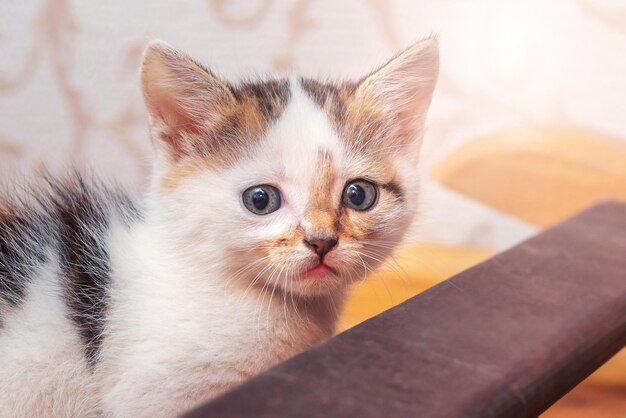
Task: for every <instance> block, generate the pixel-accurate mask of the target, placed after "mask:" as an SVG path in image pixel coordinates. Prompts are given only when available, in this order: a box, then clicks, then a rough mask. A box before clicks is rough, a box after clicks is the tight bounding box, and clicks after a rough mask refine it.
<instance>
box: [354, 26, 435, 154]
mask: <svg viewBox="0 0 626 418" xmlns="http://www.w3.org/2000/svg"><path fill="white" fill-rule="evenodd" d="M438 74H439V47H438V45H437V40H436V39H434V38H430V39H425V40H423V41H419V42H417V43H415V44H413V45H412V46H411V47H409V48H407V49H406V50H404V51H403V52H401V53H400V54H399V55H397V56H396V57H394V58H393V59H391V60H390V61H389V62H387V64H385V65H383V66H382V67H381V68H379V69H378V70H376V71H374V72H373V73H372V74H370V75H368V76H366V77H365V78H364V79H363V80H361V81H360V83H359V85H358V87H357V90H356V92H355V95H356V97H357V99H358V101H359V102H361V103H363V102H365V103H368V104H369V105H371V106H374V107H375V108H376V109H378V110H380V111H382V112H383V114H384V115H385V116H386V117H388V118H390V120H392V121H393V123H394V125H395V127H396V128H397V129H398V130H397V131H395V133H394V137H395V138H394V140H395V141H400V145H406V144H408V143H412V142H414V141H415V140H418V139H421V135H422V130H423V125H424V120H425V118H426V112H427V111H428V108H429V106H430V102H431V99H432V95H433V90H434V88H435V84H436V83H437V76H438Z"/></svg>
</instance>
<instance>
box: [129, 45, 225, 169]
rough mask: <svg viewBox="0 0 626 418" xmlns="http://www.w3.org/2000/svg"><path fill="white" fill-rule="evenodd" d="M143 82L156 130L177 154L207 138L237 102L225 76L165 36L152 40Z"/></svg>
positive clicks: (154, 133) (172, 153)
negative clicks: (203, 65)
mask: <svg viewBox="0 0 626 418" xmlns="http://www.w3.org/2000/svg"><path fill="white" fill-rule="evenodd" d="M141 86H142V88H143V95H144V99H145V102H146V106H147V108H148V112H149V113H150V122H151V131H152V136H153V138H154V139H155V140H156V142H157V147H158V148H163V147H162V145H165V149H167V151H168V154H169V156H170V157H173V158H174V159H177V158H180V157H183V156H184V155H186V154H189V153H190V152H191V151H192V150H193V149H194V146H196V145H197V143H199V142H201V140H204V141H206V140H207V139H209V138H210V136H211V132H212V130H213V129H215V126H216V125H217V124H218V123H219V122H220V121H221V119H223V118H224V117H225V116H226V115H227V114H228V112H230V111H232V109H233V103H234V102H235V98H234V96H233V93H232V91H231V90H230V88H229V86H228V85H227V84H226V83H225V82H224V81H222V80H220V79H219V78H218V77H217V76H216V75H214V74H212V73H211V72H209V71H208V70H207V69H205V68H203V67H202V66H200V65H199V64H198V63H196V62H195V61H194V60H192V59H191V58H190V57H188V56H187V55H185V54H183V53H182V52H180V51H177V50H176V49H174V48H172V47H171V46H169V45H168V44H166V43H165V42H161V41H152V42H151V43H150V44H149V45H148V46H147V48H146V51H145V52H144V56H143V63H142V67H141Z"/></svg>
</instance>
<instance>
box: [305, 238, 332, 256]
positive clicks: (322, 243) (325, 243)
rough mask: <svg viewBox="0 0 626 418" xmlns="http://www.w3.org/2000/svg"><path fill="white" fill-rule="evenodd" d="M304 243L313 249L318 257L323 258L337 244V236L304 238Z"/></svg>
mask: <svg viewBox="0 0 626 418" xmlns="http://www.w3.org/2000/svg"><path fill="white" fill-rule="evenodd" d="M304 245H306V246H307V247H309V248H310V249H311V250H313V251H315V253H316V254H317V255H318V256H319V257H320V258H324V256H325V255H326V254H328V252H329V251H330V250H332V249H333V247H334V246H335V245H337V238H306V239H305V240H304Z"/></svg>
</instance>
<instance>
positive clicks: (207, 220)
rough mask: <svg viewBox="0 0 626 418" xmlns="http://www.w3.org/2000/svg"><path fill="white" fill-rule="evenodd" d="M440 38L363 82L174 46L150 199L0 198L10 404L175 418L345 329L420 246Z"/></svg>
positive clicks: (154, 131)
mask: <svg viewBox="0 0 626 418" xmlns="http://www.w3.org/2000/svg"><path fill="white" fill-rule="evenodd" d="M437 72H438V49H437V45H436V42H435V40H433V39H427V40H424V41H421V42H418V43H417V44H415V45H413V46H412V47H410V48H409V49H407V50H406V51H404V52H402V53H401V54H400V55H398V56H396V57H395V58H394V59H392V60H391V61H389V62H388V63H387V64H385V65H384V66H382V67H381V68H380V69H378V70H376V71H374V72H372V73H371V74H369V75H368V76H366V77H364V78H363V79H361V80H360V81H358V82H342V83H338V84H332V83H329V82H324V81H317V80H313V79H307V78H289V79H271V80H263V81H257V82H243V83H240V84H237V85H233V84H229V83H227V82H225V81H223V80H222V79H220V78H218V77H217V76H216V75H215V74H213V73H211V72H210V71H208V70H207V69H205V68H203V67H202V66H201V65H199V64H197V63H196V62H195V61H193V60H192V59H191V58H189V57H187V56H186V55H184V54H182V53H181V52H178V51H176V50H174V49H172V48H171V47H169V46H168V45H166V44H164V43H161V42H154V43H151V44H150V45H149V46H148V48H147V49H146V52H145V54H144V58H143V67H142V71H141V79H142V86H143V93H144V97H145V102H146V105H147V108H148V110H149V113H150V135H151V138H152V142H153V144H154V148H155V149H156V152H155V155H156V158H155V162H154V168H153V173H152V178H151V184H150V189H149V192H148V193H147V195H146V197H145V199H143V201H142V202H137V201H134V200H132V199H131V198H130V197H128V196H127V194H126V193H124V192H123V191H122V190H121V189H119V188H115V187H107V186H105V185H103V184H102V182H99V181H96V180H88V179H86V178H85V177H82V176H80V175H78V174H74V175H70V176H68V177H67V178H66V179H64V180H55V179H50V178H47V179H45V180H43V181H42V182H41V183H42V185H39V186H37V187H36V188H34V189H33V190H32V192H31V193H30V194H29V195H28V196H22V197H12V198H11V199H4V201H1V202H0V405H2V411H3V414H6V415H10V416H14V417H51V416H54V417H70V416H71V417H78V416H80V417H91V416H107V417H170V416H175V415H176V414H180V413H182V412H184V411H186V410H187V409H189V408H192V407H194V406H197V405H198V404H199V403H201V402H203V401H206V400H207V399H210V398H212V397H214V396H216V395H218V394H220V393H222V392H223V391H225V390H226V389H228V388H230V387H232V386H233V385H236V384H238V383H240V382H242V381H244V380H246V379H248V378H250V377H251V376H254V375H255V374H257V373H259V372H260V371H262V370H264V369H267V368H268V367H270V366H272V365H274V364H276V363H278V362H280V361H283V360H285V359H287V358H288V357H290V356H293V355H294V354H296V353H298V352H300V351H302V350H305V349H306V348H307V347H310V346H311V345H312V344H315V343H317V342H319V341H322V340H324V339H326V338H328V337H330V336H331V335H333V332H334V329H335V322H336V320H337V316H338V314H339V312H340V310H341V308H342V305H343V302H344V299H345V297H346V294H347V291H348V288H349V286H350V284H352V283H354V282H356V281H358V280H361V279H362V278H363V277H364V276H365V275H366V274H367V272H369V271H371V270H372V269H374V268H376V266H378V264H379V263H380V262H381V261H383V260H384V259H385V258H386V257H387V256H388V255H389V253H390V252H391V251H392V250H393V248H394V247H395V246H396V245H397V244H398V243H399V242H400V240H401V239H402V237H403V235H404V233H405V231H406V229H407V227H408V225H409V224H410V222H411V221H412V218H413V215H414V213H415V212H416V205H417V200H418V196H417V190H418V188H417V180H418V176H417V168H416V167H417V159H418V153H419V146H420V142H421V138H422V131H423V125H424V119H425V116H426V112H427V109H428V107H429V104H430V101H431V96H432V93H433V88H434V85H435V81H436V78H437Z"/></svg>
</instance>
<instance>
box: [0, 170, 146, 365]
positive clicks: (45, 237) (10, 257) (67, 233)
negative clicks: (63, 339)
mask: <svg viewBox="0 0 626 418" xmlns="http://www.w3.org/2000/svg"><path fill="white" fill-rule="evenodd" d="M44 182H45V186H46V187H44V188H41V187H39V188H37V189H34V190H33V192H32V193H31V194H32V198H33V201H34V202H31V203H30V204H24V203H22V204H20V205H15V204H14V205H13V207H18V209H15V210H14V211H13V213H12V214H11V213H9V214H5V215H6V219H7V220H4V221H3V220H0V225H3V226H0V228H4V229H0V243H2V244H0V245H1V246H0V266H2V268H3V269H4V270H0V285H1V286H2V287H1V289H3V291H2V296H3V297H4V298H5V299H6V300H7V301H8V302H9V303H10V304H11V305H13V306H17V305H19V303H20V301H21V300H23V298H24V297H25V289H26V287H27V285H28V283H29V281H30V280H32V278H31V276H32V274H33V273H34V271H35V269H36V268H37V267H38V266H40V265H41V264H42V263H43V262H45V261H46V258H45V256H44V254H47V253H50V252H52V253H54V254H56V256H57V259H58V261H59V267H60V270H61V273H62V277H61V278H60V280H62V283H63V287H64V299H65V303H66V306H67V308H68V309H67V310H68V315H69V316H70V318H71V320H72V321H73V322H74V324H75V325H76V327H77V329H78V332H79V334H80V336H81V338H82V339H83V342H84V344H85V355H86V357H87V359H88V361H89V362H90V364H95V362H96V360H97V356H98V353H99V350H100V346H101V343H102V335H103V331H104V324H105V318H106V314H107V308H108V289H109V285H110V266H109V251H108V248H107V242H106V241H105V240H104V237H105V235H106V231H107V230H108V228H109V222H110V219H111V217H113V216H115V217H116V218H118V219H120V220H121V221H122V222H124V223H126V224H127V225H128V224H130V223H131V222H133V220H135V219H137V218H138V216H139V213H138V211H137V209H136V208H135V206H134V205H133V203H132V201H131V200H130V199H129V198H128V197H127V196H126V195H125V194H124V193H123V192H122V191H121V190H117V189H112V188H106V187H104V186H103V185H101V184H100V183H99V182H97V181H90V182H86V181H85V180H84V178H83V177H81V176H80V175H78V174H74V175H72V176H71V177H70V178H69V179H68V180H64V181H58V180H52V179H50V178H49V177H47V178H46V179H45V181H44ZM8 207H11V205H9V206H8ZM18 214H19V215H18ZM5 215H0V219H3V218H2V216H5ZM8 219H11V220H10V221H8ZM26 220H28V221H26ZM8 228H11V231H8ZM7 231H8V233H6V234H5V232H7ZM22 237H28V238H29V240H24V239H23V238H22ZM33 260H36V262H33Z"/></svg>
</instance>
